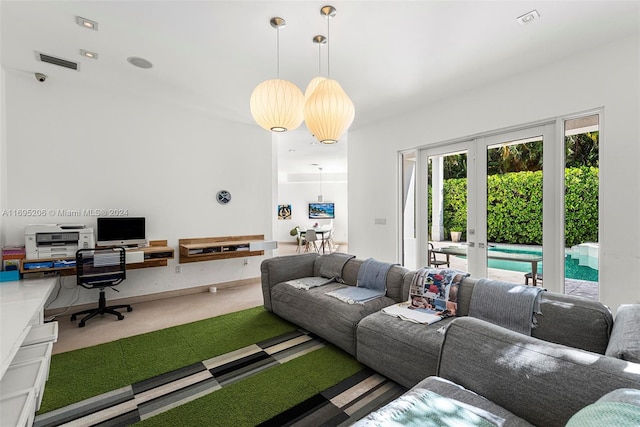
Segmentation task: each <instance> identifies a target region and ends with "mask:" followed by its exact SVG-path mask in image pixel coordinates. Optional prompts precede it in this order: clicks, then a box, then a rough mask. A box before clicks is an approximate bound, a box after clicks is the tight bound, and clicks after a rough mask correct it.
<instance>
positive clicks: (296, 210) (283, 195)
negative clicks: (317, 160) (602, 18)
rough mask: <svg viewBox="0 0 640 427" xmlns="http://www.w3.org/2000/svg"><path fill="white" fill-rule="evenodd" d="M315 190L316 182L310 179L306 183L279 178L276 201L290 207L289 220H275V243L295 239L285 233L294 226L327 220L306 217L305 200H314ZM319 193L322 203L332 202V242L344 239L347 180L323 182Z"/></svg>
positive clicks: (327, 221)
mask: <svg viewBox="0 0 640 427" xmlns="http://www.w3.org/2000/svg"><path fill="white" fill-rule="evenodd" d="M319 189H320V183H319V181H314V180H310V181H308V182H286V181H280V182H279V183H278V200H279V203H278V204H282V205H284V204H290V205H291V208H292V209H291V210H292V215H291V217H292V218H291V220H279V221H278V224H277V229H276V239H277V240H278V241H279V242H291V243H294V242H295V241H296V239H295V237H292V236H291V235H290V234H289V231H291V229H292V228H294V227H295V226H296V225H299V226H300V227H302V228H307V227H311V226H312V225H313V224H314V223H316V222H317V223H318V224H320V225H325V224H328V223H329V222H330V220H328V219H321V220H313V219H309V202H316V201H317V200H318V194H319V192H320V191H319ZM322 193H323V196H324V201H325V202H333V203H335V214H336V218H335V219H334V220H333V229H334V240H335V241H336V242H347V236H348V221H347V219H348V218H349V210H348V203H347V183H346V182H326V181H323V182H322ZM274 215H275V210H274Z"/></svg>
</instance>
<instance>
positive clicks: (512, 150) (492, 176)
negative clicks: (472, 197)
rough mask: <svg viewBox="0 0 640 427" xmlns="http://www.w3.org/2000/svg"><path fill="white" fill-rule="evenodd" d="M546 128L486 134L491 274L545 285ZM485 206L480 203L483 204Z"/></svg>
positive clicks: (484, 195)
mask: <svg viewBox="0 0 640 427" xmlns="http://www.w3.org/2000/svg"><path fill="white" fill-rule="evenodd" d="M543 145H544V137H543V129H536V128H534V129H526V130H523V131H516V132H509V133H504V134H501V135H497V136H493V137H490V138H485V147H486V156H487V157H486V162H485V165H486V167H485V172H486V175H485V177H484V178H485V179H486V189H485V190H484V191H483V197H484V198H485V200H486V206H485V207H483V210H484V214H486V218H483V219H484V220H485V223H486V236H485V238H486V245H485V247H484V248H483V247H482V246H483V243H484V242H483V241H482V240H481V241H480V243H479V244H478V246H479V247H478V250H480V251H482V250H486V266H487V276H486V277H488V278H490V279H493V280H501V281H506V282H511V283H519V284H529V285H537V286H542V281H543V263H542V259H543V199H544V198H543ZM479 208H480V206H479Z"/></svg>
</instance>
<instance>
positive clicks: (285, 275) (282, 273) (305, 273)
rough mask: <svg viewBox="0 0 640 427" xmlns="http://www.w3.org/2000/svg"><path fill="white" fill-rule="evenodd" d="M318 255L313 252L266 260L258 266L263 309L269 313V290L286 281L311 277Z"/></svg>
mask: <svg viewBox="0 0 640 427" xmlns="http://www.w3.org/2000/svg"><path fill="white" fill-rule="evenodd" d="M319 256H320V255H318V254H317V253H315V252H312V253H308V254H303V255H289V256H278V257H273V258H267V259H265V260H264V261H262V263H261V264H260V273H261V275H260V279H261V282H262V296H263V298H264V308H266V309H267V310H269V311H271V288H272V287H273V286H275V285H277V284H278V283H282V282H286V281H287V280H293V279H300V278H302V277H312V276H313V267H314V265H315V261H316V258H318V257H319Z"/></svg>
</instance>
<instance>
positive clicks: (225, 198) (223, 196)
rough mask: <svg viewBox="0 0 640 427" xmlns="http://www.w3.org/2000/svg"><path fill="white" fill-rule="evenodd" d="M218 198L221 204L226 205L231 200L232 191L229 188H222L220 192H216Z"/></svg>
mask: <svg viewBox="0 0 640 427" xmlns="http://www.w3.org/2000/svg"><path fill="white" fill-rule="evenodd" d="M216 200H218V203H220V204H221V205H226V204H227V203H229V202H230V201H231V193H229V192H228V191H227V190H220V191H218V194H216Z"/></svg>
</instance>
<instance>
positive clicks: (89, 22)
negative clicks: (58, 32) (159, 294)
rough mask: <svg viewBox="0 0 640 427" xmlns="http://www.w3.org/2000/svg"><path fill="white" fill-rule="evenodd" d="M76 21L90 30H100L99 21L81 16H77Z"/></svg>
mask: <svg viewBox="0 0 640 427" xmlns="http://www.w3.org/2000/svg"><path fill="white" fill-rule="evenodd" d="M76 22H77V23H78V25H80V26H81V27H84V28H88V29H90V30H95V31H98V23H97V22H96V21H92V20H90V19H87V18H83V17H81V16H76Z"/></svg>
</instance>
